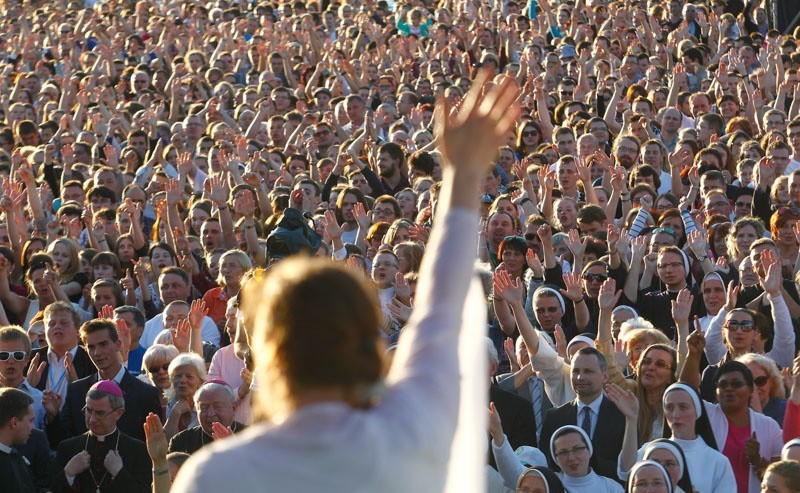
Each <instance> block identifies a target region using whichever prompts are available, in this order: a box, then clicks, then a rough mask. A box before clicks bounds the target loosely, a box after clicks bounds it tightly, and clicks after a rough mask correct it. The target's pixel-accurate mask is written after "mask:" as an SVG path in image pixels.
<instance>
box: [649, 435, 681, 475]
mask: <svg viewBox="0 0 800 493" xmlns="http://www.w3.org/2000/svg"><path fill="white" fill-rule="evenodd" d="M658 449H664V450H668V451H669V452H670V453H671V454H672V455H674V456H675V461H676V462H677V463H678V476H680V477H683V470H684V467H685V464H684V463H683V456H682V455H681V451H680V450H678V447H677V445H675V444H674V443H673V442H671V441H668V440H662V441H660V442H650V443H649V444H648V445H647V447H645V449H644V455H643V456H642V457H644V458H645V459H649V458H650V454H652V453H653V452H654V451H656V450H658Z"/></svg>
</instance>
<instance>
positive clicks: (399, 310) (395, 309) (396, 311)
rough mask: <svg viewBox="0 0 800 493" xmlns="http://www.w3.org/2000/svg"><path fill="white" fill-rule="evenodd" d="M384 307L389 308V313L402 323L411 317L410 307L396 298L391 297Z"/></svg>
mask: <svg viewBox="0 0 800 493" xmlns="http://www.w3.org/2000/svg"><path fill="white" fill-rule="evenodd" d="M386 309H387V310H389V314H390V315H391V316H392V317H393V318H394V319H395V320H397V321H398V322H400V323H403V324H404V323H406V322H408V319H409V318H411V311H412V307H411V306H410V305H406V304H405V303H403V302H402V301H400V300H399V299H397V298H392V301H390V302H389V303H387V304H386Z"/></svg>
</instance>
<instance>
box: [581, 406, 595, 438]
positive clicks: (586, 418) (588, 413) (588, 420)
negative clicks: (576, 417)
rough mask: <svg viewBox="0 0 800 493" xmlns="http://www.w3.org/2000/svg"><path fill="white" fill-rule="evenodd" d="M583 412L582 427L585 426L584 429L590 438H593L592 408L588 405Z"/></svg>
mask: <svg viewBox="0 0 800 493" xmlns="http://www.w3.org/2000/svg"><path fill="white" fill-rule="evenodd" d="M581 412H582V413H583V420H582V421H581V428H583V431H585V432H586V434H587V435H588V436H589V438H592V410H591V409H590V408H589V406H586V407H584V408H583V411H581Z"/></svg>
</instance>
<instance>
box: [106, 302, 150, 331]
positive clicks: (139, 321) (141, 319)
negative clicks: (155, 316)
mask: <svg viewBox="0 0 800 493" xmlns="http://www.w3.org/2000/svg"><path fill="white" fill-rule="evenodd" d="M123 313H131V314H133V322H134V323H135V324H136V325H137V327H144V324H145V323H146V322H147V320H146V319H145V316H144V313H142V311H141V310H140V309H139V308H138V307H135V306H130V305H123V306H118V307H116V308H114V315H120V314H123Z"/></svg>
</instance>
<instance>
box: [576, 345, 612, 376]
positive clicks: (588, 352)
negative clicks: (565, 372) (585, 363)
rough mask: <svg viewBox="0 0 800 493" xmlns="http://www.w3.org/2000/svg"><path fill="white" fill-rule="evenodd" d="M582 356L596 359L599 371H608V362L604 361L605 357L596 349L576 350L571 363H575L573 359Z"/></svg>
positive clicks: (584, 348)
mask: <svg viewBox="0 0 800 493" xmlns="http://www.w3.org/2000/svg"><path fill="white" fill-rule="evenodd" d="M583 355H591V356H594V357H596V358H597V363H598V364H599V365H600V369H601V370H602V371H606V370H608V362H607V361H606V357H605V356H604V355H603V353H601V352H600V351H599V350H597V349H596V348H593V347H591V346H586V347H582V348H580V349H578V350H577V351H576V352H575V354H574V355H573V356H572V361H575V358H576V357H578V356H583Z"/></svg>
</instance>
